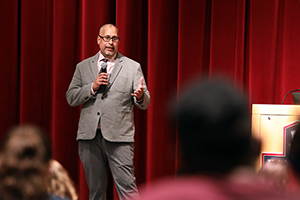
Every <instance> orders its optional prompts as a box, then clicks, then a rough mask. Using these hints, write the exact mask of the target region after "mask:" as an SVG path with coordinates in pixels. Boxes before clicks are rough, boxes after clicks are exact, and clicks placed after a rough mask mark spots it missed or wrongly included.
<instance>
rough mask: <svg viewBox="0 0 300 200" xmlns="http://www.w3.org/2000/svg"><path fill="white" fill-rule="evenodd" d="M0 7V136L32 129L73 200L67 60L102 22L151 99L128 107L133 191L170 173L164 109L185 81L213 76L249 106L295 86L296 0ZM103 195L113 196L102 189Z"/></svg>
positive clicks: (30, 2)
mask: <svg viewBox="0 0 300 200" xmlns="http://www.w3.org/2000/svg"><path fill="white" fill-rule="evenodd" d="M0 6H1V8H2V11H1V12H0V26H1V27H2V28H1V32H0V36H1V37H0V41H1V56H0V63H1V65H2V67H1V73H0V81H1V84H0V88H1V91H2V98H1V100H0V105H1V107H0V114H1V120H0V123H1V126H0V130H1V131H0V135H1V136H3V134H4V133H5V132H6V131H7V129H8V128H9V127H11V126H12V125H16V124H20V123H34V124H37V125H39V126H42V127H43V128H44V129H45V130H46V131H47V132H48V133H49V134H50V136H51V138H52V143H53V155H54V158H55V159H57V160H58V161H60V162H61V163H62V164H63V165H64V166H65V168H66V169H67V170H68V171H69V172H70V175H71V177H72V178H73V180H74V181H75V183H76V187H77V189H78V191H79V193H80V199H87V196H88V189H87V186H86V182H85V177H84V172H83V169H82V166H81V163H80V161H79V158H78V152H77V150H78V149H77V148H78V147H77V141H76V140H75V137H76V131H77V124H78V118H79V112H80V108H79V107H78V108H72V107H70V106H69V105H68V104H67V102H66V99H65V92H66V90H67V88H68V85H69V83H70V81H71V78H72V75H73V72H74V69H75V65H76V63H78V62H79V61H81V60H83V59H85V58H87V57H90V56H92V55H94V54H96V52H97V51H98V50H99V49H98V45H97V43H96V39H97V34H98V31H99V28H100V26H101V25H103V24H104V23H113V24H116V26H117V27H118V28H119V30H120V38H121V40H120V48H119V50H120V52H121V53H122V54H124V55H126V56H128V57H130V58H132V59H134V60H136V61H138V62H140V63H141V65H142V68H143V71H144V74H145V78H146V81H147V83H148V87H149V91H150V93H151V98H152V102H151V104H150V107H149V108H148V110H147V111H140V110H137V109H136V110H135V122H136V130H137V131H136V148H135V168H136V169H135V170H136V171H135V172H136V176H137V182H138V185H141V184H144V183H148V182H149V181H152V180H154V179H156V178H159V177H162V176H166V175H172V174H174V173H175V172H176V170H177V166H178V162H180V161H178V159H177V157H178V156H177V154H178V152H177V151H178V149H177V141H176V140H174V139H173V138H174V136H176V131H174V129H173V128H172V127H170V125H169V124H168V120H167V118H166V115H165V111H166V108H167V107H168V105H169V102H170V99H171V98H175V96H176V94H177V95H180V91H181V90H182V86H184V85H185V83H186V82H187V81H189V80H191V79H193V78H195V77H202V78H203V77H205V76H209V77H212V76H215V75H219V74H222V75H224V76H226V77H228V78H229V79H230V80H232V82H233V83H234V84H235V86H236V87H237V88H242V89H243V90H244V91H245V92H246V93H247V94H248V99H249V107H250V105H251V104H253V103H267V104H280V103H281V101H282V100H283V97H284V95H285V94H286V93H287V92H288V91H289V90H292V89H297V88H299V81H298V80H299V78H298V77H297V75H298V73H299V63H300V56H299V55H298V54H299V53H298V52H300V39H299V35H300V20H299V19H300V2H299V1H298V0H289V1H284V0H264V1H260V0H227V1H220V0H190V1H186V0H178V1H174V0H115V1H112V0H101V1H99V0H77V1H74V0H52V1H50V0H48V1H40V0H22V1H20V0H10V1H1V2H0ZM290 103H293V102H292V98H291V95H290V96H288V98H287V99H286V101H285V104H290ZM175 139H176V138H175ZM109 198H110V199H117V196H116V192H115V190H114V189H113V186H112V182H110V187H109Z"/></svg>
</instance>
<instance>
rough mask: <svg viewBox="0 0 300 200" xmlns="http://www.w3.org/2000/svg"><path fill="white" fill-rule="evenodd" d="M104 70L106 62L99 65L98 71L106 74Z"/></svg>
mask: <svg viewBox="0 0 300 200" xmlns="http://www.w3.org/2000/svg"><path fill="white" fill-rule="evenodd" d="M106 68H107V63H106V62H103V63H102V64H101V70H100V73H106Z"/></svg>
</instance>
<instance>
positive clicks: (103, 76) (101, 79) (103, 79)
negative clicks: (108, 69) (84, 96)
mask: <svg viewBox="0 0 300 200" xmlns="http://www.w3.org/2000/svg"><path fill="white" fill-rule="evenodd" d="M101 85H107V73H100V74H99V75H98V76H97V77H96V79H95V81H94V83H93V90H94V91H97V90H99V88H100V86H101Z"/></svg>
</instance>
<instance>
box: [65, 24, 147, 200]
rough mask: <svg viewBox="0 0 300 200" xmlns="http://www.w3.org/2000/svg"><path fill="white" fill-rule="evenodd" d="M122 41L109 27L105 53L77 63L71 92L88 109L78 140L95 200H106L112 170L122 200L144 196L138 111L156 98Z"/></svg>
mask: <svg viewBox="0 0 300 200" xmlns="http://www.w3.org/2000/svg"><path fill="white" fill-rule="evenodd" d="M119 40H120V38H119V31H118V29H117V28H116V27H115V26H114V25H112V24H106V25H103V26H102V27H101V28H100V31H99V35H98V36H97V43H98V45H99V48H100V51H99V52H98V53H97V54H96V55H95V56H93V57H90V58H87V59H85V60H83V61H82V62H80V63H79V64H77V66H76V69H75V72H74V75H73V78H72V81H71V83H70V85H69V89H68V91H67V92H66V98H67V101H68V103H69V105H70V106H79V105H81V106H82V107H81V114H80V119H79V124H78V132H77V140H78V142H79V156H80V159H81V162H82V164H83V168H84V170H85V175H86V180H87V184H88V187H89V191H90V193H89V199H97V200H98V199H101V200H102V199H106V188H107V167H109V168H110V171H111V173H112V177H113V180H114V183H115V186H116V189H117V192H118V195H119V197H120V199H121V200H122V199H129V198H131V197H134V196H136V195H138V190H137V186H136V181H135V176H134V166H133V156H134V155H133V153H134V133H135V126H134V116H133V107H134V105H136V106H137V107H138V108H140V109H143V110H145V109H147V108H148V106H149V104H150V93H149V91H148V90H147V86H146V82H145V80H144V76H143V72H142V69H141V66H140V64H139V63H137V62H135V61H133V60H131V59H129V58H127V57H125V56H123V55H121V54H120V53H119V52H118V46H119Z"/></svg>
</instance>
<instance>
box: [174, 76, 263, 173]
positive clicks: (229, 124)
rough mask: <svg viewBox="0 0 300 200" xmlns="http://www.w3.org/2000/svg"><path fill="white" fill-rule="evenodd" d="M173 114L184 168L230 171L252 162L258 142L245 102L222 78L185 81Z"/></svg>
mask: <svg viewBox="0 0 300 200" xmlns="http://www.w3.org/2000/svg"><path fill="white" fill-rule="evenodd" d="M172 114H173V115H172V116H173V119H174V120H176V121H177V122H178V138H179V143H180V146H181V154H182V160H183V163H184V166H183V171H184V172H187V173H207V172H210V173H229V172H230V171H231V170H233V169H235V168H236V167H238V166H240V165H253V164H254V161H255V159H256V157H257V156H258V153H259V150H260V143H259V142H258V141H257V140H254V139H253V138H252V137H251V127H250V116H249V111H248V104H247V102H246V100H245V98H244V95H243V94H242V93H241V92H239V91H238V90H235V89H234V88H233V86H232V85H231V84H230V83H229V82H228V81H226V80H225V79H220V78H217V79H213V80H204V81H199V80H197V81H194V82H192V83H191V84H190V85H187V86H186V87H185V88H184V89H183V92H182V94H180V97H179V100H178V103H177V105H176V106H175V109H174V107H173V109H172Z"/></svg>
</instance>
